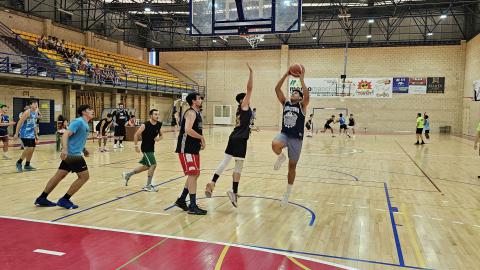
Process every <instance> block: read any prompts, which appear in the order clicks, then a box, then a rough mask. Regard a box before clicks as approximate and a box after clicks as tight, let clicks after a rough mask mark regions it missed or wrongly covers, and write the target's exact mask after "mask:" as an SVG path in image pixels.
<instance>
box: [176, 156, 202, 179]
mask: <svg viewBox="0 0 480 270" xmlns="http://www.w3.org/2000/svg"><path fill="white" fill-rule="evenodd" d="M178 157H179V158H180V164H182V168H183V172H184V173H185V175H199V174H200V155H198V154H187V153H178Z"/></svg>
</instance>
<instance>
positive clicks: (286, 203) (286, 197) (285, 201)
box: [282, 192, 288, 207]
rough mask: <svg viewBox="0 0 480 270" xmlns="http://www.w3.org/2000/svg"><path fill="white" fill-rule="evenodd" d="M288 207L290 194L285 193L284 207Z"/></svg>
mask: <svg viewBox="0 0 480 270" xmlns="http://www.w3.org/2000/svg"><path fill="white" fill-rule="evenodd" d="M287 205H288V194H287V193H286V192H285V194H283V199H282V206H283V207H285V206H287Z"/></svg>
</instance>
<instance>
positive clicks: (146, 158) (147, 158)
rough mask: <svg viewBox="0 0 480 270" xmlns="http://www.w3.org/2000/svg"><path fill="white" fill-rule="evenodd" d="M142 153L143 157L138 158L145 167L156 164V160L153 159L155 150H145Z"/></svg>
mask: <svg viewBox="0 0 480 270" xmlns="http://www.w3.org/2000/svg"><path fill="white" fill-rule="evenodd" d="M142 154H143V158H142V159H141V160H140V164H142V165H145V166H147V167H151V166H153V165H156V164H157V161H156V160H155V152H147V153H142Z"/></svg>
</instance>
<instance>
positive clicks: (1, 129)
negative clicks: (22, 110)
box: [0, 114, 10, 137]
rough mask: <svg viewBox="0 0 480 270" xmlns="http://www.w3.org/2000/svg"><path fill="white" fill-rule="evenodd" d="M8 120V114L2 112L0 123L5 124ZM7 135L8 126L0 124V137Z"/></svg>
mask: <svg viewBox="0 0 480 270" xmlns="http://www.w3.org/2000/svg"><path fill="white" fill-rule="evenodd" d="M9 122H10V120H9V119H8V115H5V114H2V116H0V123H3V124H7V123H9ZM7 135H8V126H0V137H5V136H7Z"/></svg>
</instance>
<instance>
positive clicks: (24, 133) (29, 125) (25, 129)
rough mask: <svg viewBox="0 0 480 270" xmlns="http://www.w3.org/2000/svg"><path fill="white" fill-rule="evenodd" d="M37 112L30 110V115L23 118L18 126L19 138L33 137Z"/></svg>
mask: <svg viewBox="0 0 480 270" xmlns="http://www.w3.org/2000/svg"><path fill="white" fill-rule="evenodd" d="M37 119H38V113H37V112H32V111H30V116H29V117H28V118H27V119H25V122H23V125H22V127H21V128H20V138H23V139H35V128H36V127H37Z"/></svg>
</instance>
